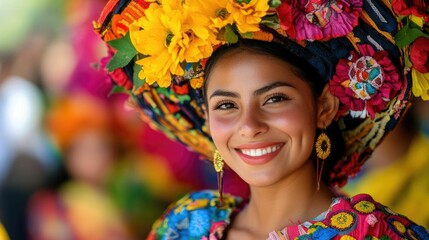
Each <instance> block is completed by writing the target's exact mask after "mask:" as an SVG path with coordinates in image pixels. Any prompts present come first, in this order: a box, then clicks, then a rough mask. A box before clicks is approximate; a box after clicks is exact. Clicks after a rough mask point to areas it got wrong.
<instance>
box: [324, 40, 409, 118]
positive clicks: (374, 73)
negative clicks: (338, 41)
mask: <svg viewBox="0 0 429 240" xmlns="http://www.w3.org/2000/svg"><path fill="white" fill-rule="evenodd" d="M359 50H360V53H358V52H355V51H352V52H351V53H350V56H349V58H348V59H340V61H339V62H338V65H337V68H336V73H335V75H334V77H333V78H332V81H330V82H329V89H330V91H331V92H332V94H333V95H335V96H336V97H338V99H339V100H340V101H341V103H342V104H343V107H342V108H346V109H349V111H350V114H351V116H352V117H355V118H366V117H368V116H370V117H371V118H372V119H374V117H375V113H377V112H381V111H382V110H383V109H384V108H385V107H386V106H387V104H388V103H389V102H390V100H392V97H393V96H395V95H396V94H397V92H398V91H399V90H400V88H401V86H402V81H403V79H402V78H401V77H400V75H399V73H398V70H397V69H396V67H395V66H394V65H393V63H392V62H391V60H390V59H389V57H388V55H387V52H386V51H384V50H381V51H376V50H374V49H373V48H372V47H371V46H370V45H368V44H364V45H359ZM340 112H343V113H344V112H345V111H340Z"/></svg>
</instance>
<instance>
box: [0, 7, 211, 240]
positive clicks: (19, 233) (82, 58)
mask: <svg viewBox="0 0 429 240" xmlns="http://www.w3.org/2000/svg"><path fill="white" fill-rule="evenodd" d="M106 2H107V1H105V0H17V1H7V0H0V222H1V223H2V224H3V226H4V228H5V229H6V231H7V233H8V235H9V237H10V239H13V240H15V239H17V240H19V239H55V240H58V239H93V240H94V239H142V238H144V237H145V236H146V235H147V234H148V232H149V230H150V227H151V225H152V224H153V222H154V221H155V219H156V218H158V217H159V216H160V215H161V214H162V212H163V211H164V210H165V209H166V207H167V206H168V204H169V203H171V202H173V201H176V200H177V199H178V198H179V197H181V196H183V194H185V193H187V192H189V191H191V190H196V189H202V188H213V189H215V188H216V184H215V183H216V179H215V174H214V171H212V170H211V166H210V164H208V163H207V162H206V161H201V159H199V156H198V155H196V154H194V153H191V152H189V151H188V150H187V149H185V148H184V147H183V146H181V145H179V144H177V143H174V142H171V141H170V140H168V139H167V138H165V137H164V136H163V135H161V134H159V133H157V132H155V131H153V130H151V129H150V128H148V127H147V126H146V125H145V124H144V123H143V122H142V121H141V120H140V117H139V116H138V113H137V112H135V111H133V110H131V107H132V106H130V103H128V101H127V97H126V96H125V95H121V94H114V95H110V94H109V93H110V88H111V86H112V85H111V84H112V83H111V82H110V80H109V79H108V78H107V76H106V74H105V72H103V71H102V69H101V67H100V62H102V59H103V57H104V56H106V55H107V49H106V48H105V45H104V43H103V42H101V40H100V39H99V37H98V35H96V34H95V33H94V32H93V30H92V21H93V20H96V19H97V18H98V14H99V13H100V12H101V9H102V7H103V6H104V4H105V3H106ZM0 238H1V235H0Z"/></svg>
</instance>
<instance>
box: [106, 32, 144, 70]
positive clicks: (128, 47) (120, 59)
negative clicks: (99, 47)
mask: <svg viewBox="0 0 429 240" xmlns="http://www.w3.org/2000/svg"><path fill="white" fill-rule="evenodd" d="M107 43H108V44H109V45H110V46H111V47H113V48H114V49H116V53H115V55H113V57H112V59H110V61H109V64H107V70H108V71H109V72H111V71H113V70H115V69H116V68H121V67H125V66H126V65H127V64H128V63H130V62H131V60H132V59H133V58H134V56H135V55H136V54H137V50H136V49H135V48H134V46H133V44H132V43H131V39H130V34H129V33H127V34H126V35H125V36H124V37H122V38H119V39H115V40H112V41H109V42H107Z"/></svg>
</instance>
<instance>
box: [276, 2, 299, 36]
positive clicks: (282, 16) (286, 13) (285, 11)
mask: <svg viewBox="0 0 429 240" xmlns="http://www.w3.org/2000/svg"><path fill="white" fill-rule="evenodd" d="M276 11H277V15H278V16H279V20H280V27H281V28H282V29H284V30H285V31H286V32H287V34H288V35H289V37H290V38H293V39H295V38H296V30H295V24H294V23H293V19H292V12H293V9H292V5H291V2H290V0H282V4H281V5H280V6H279V7H277V9H276Z"/></svg>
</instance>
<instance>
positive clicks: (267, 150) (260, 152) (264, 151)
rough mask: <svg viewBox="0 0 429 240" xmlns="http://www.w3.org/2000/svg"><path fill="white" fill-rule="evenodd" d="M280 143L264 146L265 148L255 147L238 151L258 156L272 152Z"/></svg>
mask: <svg viewBox="0 0 429 240" xmlns="http://www.w3.org/2000/svg"><path fill="white" fill-rule="evenodd" d="M280 146H281V145H276V146H273V147H266V148H257V149H241V150H240V151H241V152H242V153H243V154H245V155H248V156H251V157H260V156H263V155H266V154H268V153H272V152H275V151H277V150H278V149H279V148H280Z"/></svg>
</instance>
